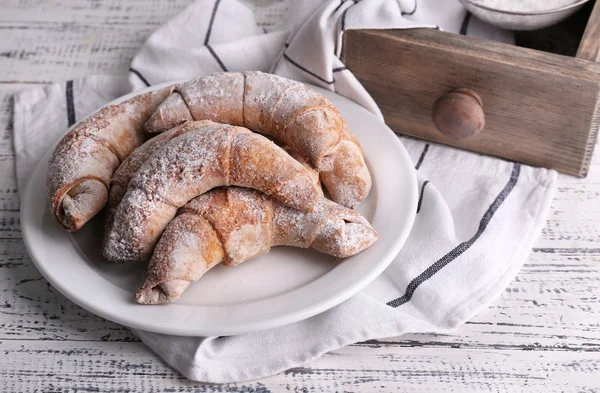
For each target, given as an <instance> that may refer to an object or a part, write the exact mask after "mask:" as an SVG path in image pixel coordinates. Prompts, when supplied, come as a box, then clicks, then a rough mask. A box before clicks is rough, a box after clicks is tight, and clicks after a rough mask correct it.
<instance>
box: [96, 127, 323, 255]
mask: <svg viewBox="0 0 600 393" xmlns="http://www.w3.org/2000/svg"><path fill="white" fill-rule="evenodd" d="M227 185H236V186H242V187H250V188H254V189H257V190H259V191H262V192H263V193H265V194H267V195H272V196H273V197H274V198H276V199H278V200H279V201H281V202H282V203H284V204H286V205H288V206H291V207H293V208H296V209H299V210H302V211H306V212H309V211H312V210H313V209H314V208H315V205H316V204H317V202H318V200H319V198H320V197H321V196H322V192H321V189H320V188H319V187H318V186H317V185H316V184H315V183H314V181H313V179H312V177H311V174H310V172H309V171H308V170H307V169H306V168H305V167H304V166H302V164H300V163H299V162H297V161H296V160H294V159H293V158H292V157H291V156H290V155H289V154H287V153H286V152H285V151H284V150H283V149H281V148H280V147H278V146H277V145H275V144H274V143H273V142H271V141H270V140H268V139H267V138H265V137H264V136H261V135H259V134H255V133H253V132H251V131H250V130H248V129H246V128H242V127H235V126H230V125H226V124H218V123H212V122H208V123H205V125H203V126H201V127H199V128H196V129H194V130H193V131H190V132H187V133H184V134H183V135H179V136H177V137H175V138H174V139H172V140H171V141H170V142H169V143H167V144H166V145H165V146H163V147H162V148H161V149H160V150H158V151H157V152H155V153H154V154H153V155H152V156H150V157H149V158H148V159H147V160H146V162H145V163H144V164H143V165H142V166H141V168H140V169H139V171H138V172H137V174H136V175H135V176H134V177H133V179H131V181H130V182H129V185H128V188H127V192H126V193H125V195H124V197H123V199H122V201H121V203H120V204H119V207H118V208H117V211H116V212H115V215H114V222H113V225H112V226H111V228H110V229H109V230H108V232H107V234H106V241H105V246H104V248H103V254H104V256H105V257H106V258H107V259H109V260H112V261H116V262H127V261H140V260H147V259H148V258H150V256H151V253H152V250H153V248H154V245H155V244H156V242H157V241H158V238H159V237H160V235H161V233H162V232H163V230H164V228H165V227H166V226H167V224H168V223H169V221H171V219H172V218H173V217H174V216H175V213H176V212H177V209H178V208H180V207H181V206H183V205H184V204H185V203H187V202H188V201H189V200H190V199H192V198H194V197H196V196H198V195H201V194H203V193H205V192H207V191H208V190H210V189H212V188H215V187H219V186H227Z"/></svg>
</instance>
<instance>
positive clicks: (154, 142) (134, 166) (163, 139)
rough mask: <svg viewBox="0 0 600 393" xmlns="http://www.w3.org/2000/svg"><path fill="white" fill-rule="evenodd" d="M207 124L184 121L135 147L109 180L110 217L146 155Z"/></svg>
mask: <svg viewBox="0 0 600 393" xmlns="http://www.w3.org/2000/svg"><path fill="white" fill-rule="evenodd" d="M209 124H213V122H211V121H208V120H201V121H190V122H187V123H184V124H182V125H180V126H178V127H175V128H172V129H170V130H169V131H166V132H163V133H162V134H159V135H158V136H156V137H154V138H152V139H149V140H147V141H146V142H145V143H144V144H143V145H142V146H140V147H138V148H137V149H135V150H134V151H133V152H132V153H131V154H130V155H129V156H128V157H127V158H126V159H125V161H123V163H122V164H121V166H119V168H118V169H117V171H116V172H115V174H114V175H113V177H112V179H111V181H110V185H111V186H110V193H109V198H108V201H109V202H108V205H109V217H111V218H112V216H114V212H115V211H116V209H117V207H119V203H121V200H122V199H123V196H124V195H125V192H126V191H127V185H128V184H129V181H130V180H131V179H132V178H133V176H135V174H136V173H137V171H138V170H139V169H140V167H141V166H142V164H144V162H146V160H147V159H148V157H150V156H151V155H152V154H154V153H155V152H157V151H158V150H160V149H161V148H162V147H163V146H164V145H165V144H167V143H168V142H169V141H171V140H172V139H174V138H175V137H178V136H179V135H182V134H185V133H186V132H189V131H193V130H195V129H197V128H200V127H203V126H205V125H209ZM283 149H284V150H285V151H286V152H287V153H288V154H289V155H291V156H292V157H293V158H294V159H296V161H298V162H299V163H301V164H302V165H303V166H304V167H305V168H306V169H307V170H308V171H309V173H310V176H311V179H312V180H313V182H314V183H316V184H317V185H318V184H319V174H318V172H316V171H314V170H313V168H312V167H311V166H310V165H309V164H308V163H307V162H306V161H304V160H303V159H302V157H300V156H299V155H298V154H297V153H296V152H295V151H292V150H289V148H288V147H283ZM111 218H109V219H108V221H109V222H110V221H111Z"/></svg>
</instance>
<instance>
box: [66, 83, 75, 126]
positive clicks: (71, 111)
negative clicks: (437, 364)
mask: <svg viewBox="0 0 600 393" xmlns="http://www.w3.org/2000/svg"><path fill="white" fill-rule="evenodd" d="M65 96H66V98H67V122H68V124H69V127H71V126H72V125H73V124H75V103H74V102H73V81H72V80H70V81H67V86H66V87H65Z"/></svg>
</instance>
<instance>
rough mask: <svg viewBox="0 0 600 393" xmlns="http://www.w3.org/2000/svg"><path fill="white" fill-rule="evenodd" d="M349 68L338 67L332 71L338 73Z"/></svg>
mask: <svg viewBox="0 0 600 393" xmlns="http://www.w3.org/2000/svg"><path fill="white" fill-rule="evenodd" d="M347 69H348V68H346V67H338V68H334V69H333V70H332V71H331V72H333V73H336V72H342V71H346V70H347Z"/></svg>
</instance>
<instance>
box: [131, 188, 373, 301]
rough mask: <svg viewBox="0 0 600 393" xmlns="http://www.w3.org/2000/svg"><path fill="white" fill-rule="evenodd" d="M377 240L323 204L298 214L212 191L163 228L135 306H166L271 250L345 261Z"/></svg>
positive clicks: (358, 222)
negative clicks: (217, 272)
mask: <svg viewBox="0 0 600 393" xmlns="http://www.w3.org/2000/svg"><path fill="white" fill-rule="evenodd" d="M377 237H378V235H377V232H376V231H375V230H374V229H373V228H372V227H371V225H370V224H369V222H368V221H367V220H366V219H365V218H364V217H362V216H361V215H360V214H358V213H356V212H355V211H354V210H350V209H348V208H345V207H343V206H341V205H338V204H337V203H335V202H332V201H330V200H327V199H325V198H320V199H319V202H318V203H317V205H316V208H315V210H314V211H313V212H311V213H304V212H301V211H299V210H296V209H292V208H290V207H287V206H285V205H284V204H282V203H280V202H278V201H276V200H275V199H273V198H271V197H268V196H266V195H264V194H261V193H260V192H257V191H254V190H250V189H245V188H237V187H229V188H220V189H216V190H213V191H211V192H209V193H206V194H204V195H201V196H199V197H197V198H195V199H193V200H191V201H190V202H188V203H187V204H186V205H185V206H184V207H183V208H182V209H181V210H180V212H179V215H178V216H177V217H175V218H174V219H173V221H171V223H170V224H169V225H168V226H167V228H166V229H165V231H164V233H163V235H162V237H161V238H160V241H159V242H158V244H157V246H156V248H155V250H154V254H153V255H152V259H151V260H150V264H149V266H148V273H147V275H146V281H145V283H144V284H143V286H142V287H141V288H140V289H139V291H138V292H137V294H136V300H137V301H138V302H139V303H142V304H163V303H171V302H173V301H175V300H177V299H178V298H179V297H180V296H181V294H182V293H183V291H185V289H186V288H187V287H188V286H189V285H190V284H191V283H193V282H195V281H198V280H199V279H200V278H201V277H202V276H203V275H204V274H205V273H206V272H207V271H208V270H210V269H211V268H212V267H214V266H216V265H217V264H219V263H221V262H222V263H223V264H224V265H226V266H235V265H237V264H240V263H242V262H244V261H247V260H248V259H251V258H253V257H256V256H258V255H261V254H265V253H267V252H268V251H269V249H270V248H271V247H273V246H278V245H286V246H294V247H302V248H307V247H312V248H314V249H316V250H318V251H321V252H323V253H326V254H329V255H333V256H335V257H339V258H346V257H349V256H351V255H355V254H357V253H359V252H361V251H362V250H364V249H366V248H368V247H370V246H371V245H372V244H373V243H374V242H375V241H376V240H377Z"/></svg>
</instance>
